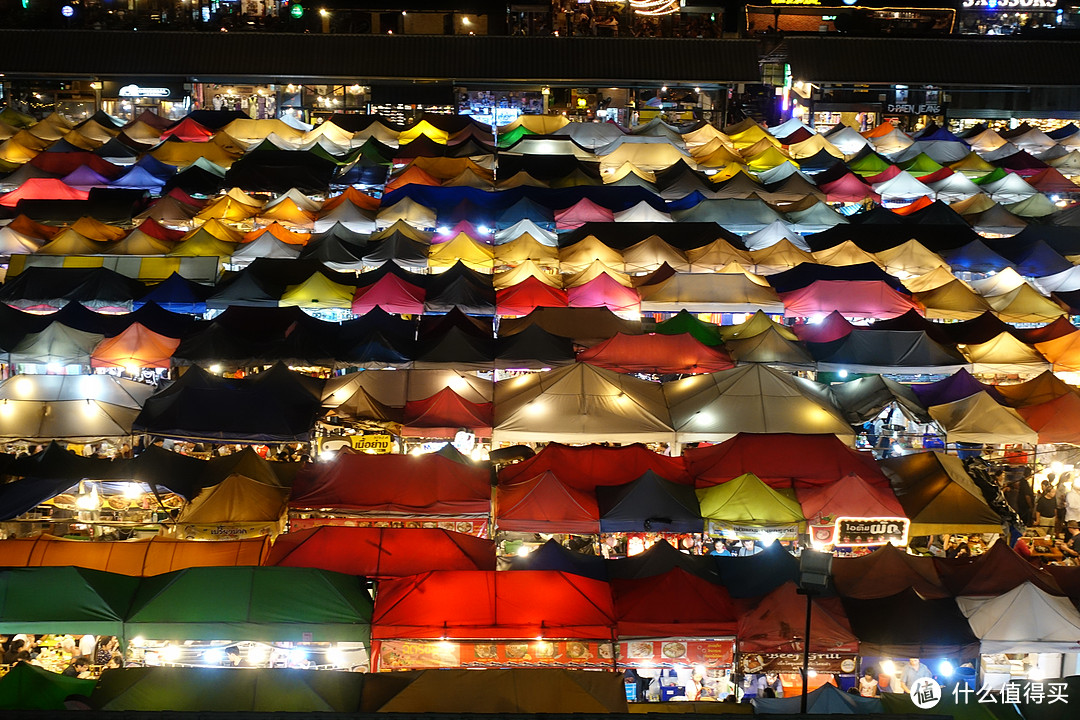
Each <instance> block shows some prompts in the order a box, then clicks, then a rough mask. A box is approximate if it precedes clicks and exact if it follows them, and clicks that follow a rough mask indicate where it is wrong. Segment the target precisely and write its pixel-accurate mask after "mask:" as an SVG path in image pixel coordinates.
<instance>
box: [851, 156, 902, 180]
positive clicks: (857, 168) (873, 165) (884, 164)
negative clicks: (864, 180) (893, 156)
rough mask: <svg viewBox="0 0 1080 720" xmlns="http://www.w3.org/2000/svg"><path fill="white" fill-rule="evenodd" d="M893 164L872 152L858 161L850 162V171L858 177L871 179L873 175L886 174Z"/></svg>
mask: <svg viewBox="0 0 1080 720" xmlns="http://www.w3.org/2000/svg"><path fill="white" fill-rule="evenodd" d="M891 164H892V163H890V162H889V161H888V160H886V159H885V158H883V157H882V156H880V155H878V154H877V153H873V152H870V153H867V154H866V155H864V156H863V157H861V158H858V159H857V160H852V161H851V162H849V163H848V169H849V170H851V172H853V173H855V174H856V175H862V176H863V177H870V176H871V175H877V174H879V173H883V172H885V171H886V170H888V169H889V166H890V165H891Z"/></svg>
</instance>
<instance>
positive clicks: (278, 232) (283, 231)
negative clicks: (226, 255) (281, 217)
mask: <svg viewBox="0 0 1080 720" xmlns="http://www.w3.org/2000/svg"><path fill="white" fill-rule="evenodd" d="M263 217H266V216H265V215H264V216H263ZM266 233H270V235H272V236H273V237H274V238H276V239H277V240H280V241H281V242H283V243H286V244H288V245H307V241H308V240H310V239H311V233H299V232H293V231H292V230H290V229H289V228H287V227H285V226H284V225H282V224H281V223H279V222H277V221H274V222H272V223H270V224H269V225H267V226H266V227H262V228H259V229H258V230H252V231H251V232H249V233H247V234H245V235H244V239H243V242H245V243H249V242H254V241H255V240H258V239H259V238H261V237H262V236H263V235H265V234H266Z"/></svg>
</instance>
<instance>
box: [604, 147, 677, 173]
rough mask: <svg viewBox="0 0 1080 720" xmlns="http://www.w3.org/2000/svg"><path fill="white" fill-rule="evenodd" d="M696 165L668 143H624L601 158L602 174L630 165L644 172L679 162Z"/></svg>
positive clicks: (661, 168)
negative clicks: (625, 164) (626, 164)
mask: <svg viewBox="0 0 1080 720" xmlns="http://www.w3.org/2000/svg"><path fill="white" fill-rule="evenodd" d="M680 160H681V161H683V162H686V163H689V164H690V165H691V166H693V165H694V160H693V159H691V158H690V157H689V156H687V155H685V154H684V153H683V152H682V151H681V150H679V148H677V147H675V146H674V145H669V144H667V143H623V144H622V145H619V147H617V148H615V150H613V151H612V152H610V153H608V154H607V155H604V156H602V157H601V158H600V172H601V173H604V174H606V173H610V172H612V171H614V170H615V169H617V168H619V167H620V166H622V165H623V164H624V163H630V164H632V165H634V166H636V167H638V168H640V169H642V170H663V169H664V168H668V167H671V166H672V165H674V164H675V163H677V162H679V161H680Z"/></svg>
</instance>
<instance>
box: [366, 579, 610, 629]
mask: <svg viewBox="0 0 1080 720" xmlns="http://www.w3.org/2000/svg"><path fill="white" fill-rule="evenodd" d="M614 631H615V612H614V606H613V603H612V598H611V591H610V589H609V588H608V585H607V583H605V582H601V581H598V580H591V579H589V578H584V577H580V576H577V575H570V574H568V573H562V572H553V571H549V570H533V571H529V570H521V571H517V572H468V571H455V570H443V571H435V572H428V573H424V574H422V575H413V576H410V577H406V578H393V579H390V580H384V581H383V582H382V583H381V584H380V585H379V596H378V599H377V600H376V604H375V612H374V614H373V616H372V638H373V639H376V640H384V639H407V638H426V639H440V638H442V639H483V640H535V639H536V638H539V637H544V638H581V639H614V636H615V632H614Z"/></svg>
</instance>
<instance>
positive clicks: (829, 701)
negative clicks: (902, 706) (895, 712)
mask: <svg viewBox="0 0 1080 720" xmlns="http://www.w3.org/2000/svg"><path fill="white" fill-rule="evenodd" d="M753 705H754V714H762V715H798V714H799V713H800V712H801V711H802V697H801V696H799V695H796V696H794V697H783V698H756V699H755V700H754V701H753ZM806 712H807V714H808V715H871V714H876V713H881V712H884V708H883V707H882V705H881V700H879V699H878V698H864V697H861V696H859V695H850V694H848V693H846V692H843V691H842V690H840V689H839V688H838V687H836V686H835V685H822V686H821V687H819V688H818V689H817V690H814V691H812V692H810V693H808V694H807V696H806Z"/></svg>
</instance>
